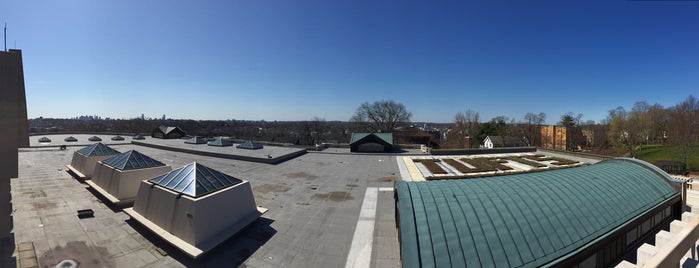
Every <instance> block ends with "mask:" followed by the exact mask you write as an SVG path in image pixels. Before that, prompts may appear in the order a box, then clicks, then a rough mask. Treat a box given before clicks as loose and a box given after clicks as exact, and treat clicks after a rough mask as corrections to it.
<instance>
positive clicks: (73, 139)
mask: <svg viewBox="0 0 699 268" xmlns="http://www.w3.org/2000/svg"><path fill="white" fill-rule="evenodd" d="M63 140H64V141H68V142H71V141H78V139H76V138H75V137H73V136H70V137H67V138H65V139H63Z"/></svg>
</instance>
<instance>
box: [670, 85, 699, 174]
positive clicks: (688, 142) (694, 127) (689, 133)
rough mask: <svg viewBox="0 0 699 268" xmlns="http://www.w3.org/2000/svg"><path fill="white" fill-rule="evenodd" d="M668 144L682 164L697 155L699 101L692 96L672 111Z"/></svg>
mask: <svg viewBox="0 0 699 268" xmlns="http://www.w3.org/2000/svg"><path fill="white" fill-rule="evenodd" d="M668 133H669V134H668V142H669V143H670V145H671V146H672V147H673V148H674V150H675V152H676V153H677V155H678V156H679V157H680V158H681V159H682V162H684V163H685V164H687V158H689V157H690V156H692V155H695V154H696V153H697V152H696V151H697V146H699V144H698V143H699V100H697V98H695V97H694V96H692V95H690V96H689V97H687V99H686V100H684V101H683V102H681V103H679V104H677V105H675V106H674V107H672V108H671V109H670V120H669V124H668Z"/></svg>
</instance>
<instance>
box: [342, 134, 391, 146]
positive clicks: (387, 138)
mask: <svg viewBox="0 0 699 268" xmlns="http://www.w3.org/2000/svg"><path fill="white" fill-rule="evenodd" d="M369 135H374V136H376V137H378V138H379V139H382V140H383V141H385V142H387V143H388V144H393V133H352V137H351V138H350V144H352V143H355V142H357V141H359V140H361V139H363V138H365V137H366V136H369Z"/></svg>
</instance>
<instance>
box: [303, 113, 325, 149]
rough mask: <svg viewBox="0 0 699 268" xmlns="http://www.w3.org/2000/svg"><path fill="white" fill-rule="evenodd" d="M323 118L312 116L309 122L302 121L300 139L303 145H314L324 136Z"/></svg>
mask: <svg viewBox="0 0 699 268" xmlns="http://www.w3.org/2000/svg"><path fill="white" fill-rule="evenodd" d="M326 132H327V123H326V122H325V118H322V117H318V116H314V117H313V119H311V121H303V128H302V139H303V143H304V144H305V145H316V144H318V143H319V142H320V141H321V140H323V139H324V138H325V136H326Z"/></svg>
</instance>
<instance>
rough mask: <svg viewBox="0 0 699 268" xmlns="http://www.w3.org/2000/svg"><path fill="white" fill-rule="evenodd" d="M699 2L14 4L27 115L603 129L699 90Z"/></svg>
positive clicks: (3, 10)
mask: <svg viewBox="0 0 699 268" xmlns="http://www.w3.org/2000/svg"><path fill="white" fill-rule="evenodd" d="M698 14H699V1H615V0H604V1H560V0H557V1H534V0H533V1H419V2H414V1H325V0H323V1H259V0H255V1H199V2H193V1H186V2H185V1H130V0H126V1H14V0H10V1H3V3H2V4H0V20H3V21H7V23H8V42H7V43H8V47H9V48H14V47H15V42H16V47H17V48H19V49H22V50H23V56H24V73H25V82H26V94H27V105H28V113H29V117H30V118H35V117H39V116H43V117H74V116H78V115H92V114H96V115H100V116H103V117H112V118H132V117H136V116H140V115H141V114H142V113H143V114H145V115H146V116H147V117H160V116H162V115H163V114H166V115H167V117H168V118H191V119H247V120H259V119H264V120H268V121H272V120H308V119H311V118H313V117H314V116H319V117H323V118H326V119H327V120H348V119H349V118H350V117H351V115H352V114H353V113H354V111H355V109H356V108H357V107H358V106H359V105H360V104H361V103H363V102H373V101H376V100H383V99H392V100H395V101H397V102H400V103H403V104H405V105H406V107H407V108H408V110H409V111H411V112H413V114H414V116H413V121H429V122H451V121H453V118H454V115H455V114H456V113H457V112H459V111H465V110H466V109H471V110H474V111H477V112H479V113H480V115H481V118H482V119H483V120H489V119H490V118H492V117H495V116H498V115H505V116H507V117H510V118H515V119H517V120H521V119H522V118H523V117H524V115H525V114H526V113H527V112H535V113H538V112H544V113H546V114H547V121H548V123H555V122H556V121H558V119H559V118H560V116H561V115H562V114H564V113H566V112H573V113H575V114H578V113H582V114H583V115H584V116H583V120H595V121H599V120H601V119H603V118H604V117H605V116H606V115H607V111H608V110H610V109H613V108H615V107H617V106H624V107H626V108H627V109H629V108H630V107H631V106H632V105H633V103H634V102H636V101H640V100H645V101H647V102H649V103H651V104H653V103H659V104H662V105H663V106H672V105H674V104H676V103H678V102H680V101H682V100H684V99H685V98H686V97H687V96H689V95H690V94H694V95H695V96H696V95H698V94H697V93H698V92H699V15H698Z"/></svg>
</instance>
